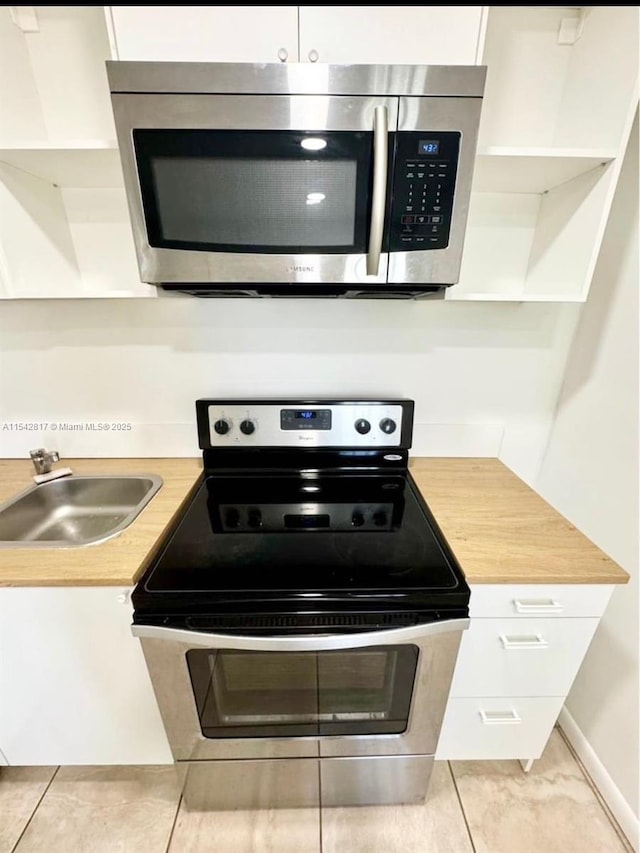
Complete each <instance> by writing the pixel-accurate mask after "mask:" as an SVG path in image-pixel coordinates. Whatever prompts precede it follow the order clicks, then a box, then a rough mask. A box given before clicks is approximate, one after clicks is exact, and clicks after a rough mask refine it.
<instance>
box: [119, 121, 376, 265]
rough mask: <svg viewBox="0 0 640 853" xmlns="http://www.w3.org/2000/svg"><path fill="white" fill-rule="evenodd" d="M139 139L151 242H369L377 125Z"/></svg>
mask: <svg viewBox="0 0 640 853" xmlns="http://www.w3.org/2000/svg"><path fill="white" fill-rule="evenodd" d="M133 143H134V148H135V155H136V161H137V167H138V175H139V180H140V189H141V193H142V204H143V209H144V215H145V220H146V226H147V238H148V241H149V245H150V246H153V247H156V248H165V249H187V250H194V251H208V252H215V251H218V252H244V253H258V254H261V253H284V254H331V253H333V254H337V253H340V254H363V253H365V252H366V250H367V248H366V246H367V235H368V229H369V216H370V201H369V199H370V192H371V190H370V187H371V180H372V162H373V137H372V134H371V133H369V132H365V131H353V132H351V131H349V132H346V131H326V132H317V133H311V132H309V133H300V132H293V131H270V130H269V131H266V130H264V131H263V130H261V131H257V130H256V131H242V132H239V131H230V130H134V131H133Z"/></svg>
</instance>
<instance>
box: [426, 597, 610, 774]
mask: <svg viewBox="0 0 640 853" xmlns="http://www.w3.org/2000/svg"><path fill="white" fill-rule="evenodd" d="M612 592H613V587H611V586H595V585H593V586H573V585H571V586H561V585H553V586H540V585H537V584H536V585H524V586H515V585H509V584H504V585H503V584H495V585H494V584H490V585H479V586H475V587H472V588H471V606H470V615H471V626H470V628H469V630H468V631H466V632H465V633H464V635H463V637H462V642H461V644H460V651H459V654H458V660H457V663H456V669H455V672H454V676H453V682H452V685H451V693H450V696H449V702H448V703H447V709H446V712H445V718H444V722H443V726H442V731H441V733H440V740H439V742H438V749H437V751H436V758H439V759H448V760H456V759H457V760H463V759H466V760H471V759H504V758H512V759H513V758H518V759H521V760H526V761H530V760H532V759H535V758H539V757H540V756H541V754H542V752H543V750H544V748H545V745H546V743H547V740H548V738H549V735H550V734H551V730H552V729H553V727H554V725H555V723H556V720H557V719H558V714H559V713H560V711H561V709H562V706H563V704H564V700H565V698H566V696H567V694H568V693H569V690H570V689H571V685H572V684H573V680H574V678H575V677H576V674H577V672H578V669H579V668H580V664H581V663H582V661H583V659H584V656H585V654H586V653H587V649H588V648H589V644H590V642H591V640H592V639H593V635H594V634H595V632H596V629H597V627H598V622H599V617H600V616H601V615H602V614H603V613H604V610H605V608H606V606H607V603H608V601H609V598H610V597H611V593H612Z"/></svg>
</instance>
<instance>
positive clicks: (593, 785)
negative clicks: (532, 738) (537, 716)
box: [556, 725, 634, 853]
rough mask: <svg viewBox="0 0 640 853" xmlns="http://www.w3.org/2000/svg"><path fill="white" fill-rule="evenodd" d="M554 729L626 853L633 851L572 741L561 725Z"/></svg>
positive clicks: (632, 852)
mask: <svg viewBox="0 0 640 853" xmlns="http://www.w3.org/2000/svg"><path fill="white" fill-rule="evenodd" d="M556 729H557V730H558V732H559V733H560V737H561V738H562V740H563V741H564V743H565V745H566V747H567V749H568V750H569V752H570V753H571V757H572V758H573V760H574V761H575V762H576V764H577V765H578V767H579V768H580V771H581V772H582V775H583V776H584V778H585V780H586V782H587V784H588V785H589V787H590V788H591V790H592V791H593V793H594V794H595V797H596V799H597V801H598V804H599V805H600V807H601V808H602V811H603V812H604V813H605V815H606V817H607V820H608V821H609V823H610V824H611V826H612V827H613V830H614V832H615V833H616V835H617V836H618V837H619V839H620V841H621V842H622V844H623V846H624V847H625V849H626V850H627V851H628V853H634V851H633V846H632V845H631V842H630V841H629V839H628V838H627V836H626V835H625V834H624V832H623V831H622V828H621V826H620V824H619V823H618V821H617V820H616V819H615V816H614V814H613V812H612V811H611V809H610V808H609V806H608V805H607V803H606V801H605V799H604V797H603V796H602V794H601V793H600V791H599V789H598V787H597V785H596V783H595V782H594V781H593V779H592V778H591V775H590V774H589V771H588V770H587V768H586V767H585V766H584V764H583V763H582V760H581V759H580V756H579V755H578V753H577V752H576V751H575V749H574V748H573V745H572V743H571V742H570V740H569V738H568V737H567V736H566V734H565V733H564V731H563V729H562V726H559V725H557V726H556Z"/></svg>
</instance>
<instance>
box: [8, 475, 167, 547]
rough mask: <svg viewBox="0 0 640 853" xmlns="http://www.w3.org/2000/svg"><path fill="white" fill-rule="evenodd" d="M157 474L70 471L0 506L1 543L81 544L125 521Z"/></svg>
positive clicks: (154, 487) (107, 535)
mask: <svg viewBox="0 0 640 853" xmlns="http://www.w3.org/2000/svg"><path fill="white" fill-rule="evenodd" d="M160 486H162V479H161V478H160V477H158V476H156V475H155V474H139V475H135V476H134V475H132V476H128V475H122V476H112V475H110V474H106V475H104V476H95V477H84V476H75V475H74V476H71V477H66V478H64V479H60V480H52V481H51V482H49V483H43V484H42V485H40V486H34V487H33V488H31V489H28V490H27V491H26V492H23V493H22V494H20V495H18V496H17V497H15V498H12V499H11V500H9V501H7V502H6V503H5V504H3V505H2V506H0V548H80V547H82V546H84V545H93V544H96V543H98V542H104V541H105V540H106V539H111V537H112V536H116V535H117V534H118V533H121V532H122V531H123V530H124V529H125V528H126V527H128V526H129V525H130V524H131V522H132V521H133V520H134V518H135V517H136V516H137V515H138V514H139V513H140V512H141V510H142V509H143V508H144V507H145V506H146V505H147V504H148V503H149V501H150V500H151V498H152V497H153V496H154V495H155V493H156V492H157V491H158V489H159V488H160Z"/></svg>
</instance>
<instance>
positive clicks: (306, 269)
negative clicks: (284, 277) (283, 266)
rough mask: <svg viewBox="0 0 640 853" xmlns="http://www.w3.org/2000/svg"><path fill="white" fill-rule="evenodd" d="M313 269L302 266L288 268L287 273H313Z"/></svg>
mask: <svg viewBox="0 0 640 853" xmlns="http://www.w3.org/2000/svg"><path fill="white" fill-rule="evenodd" d="M315 271H316V268H315V267H305V266H302V265H299V266H293V267H289V272H315Z"/></svg>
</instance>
